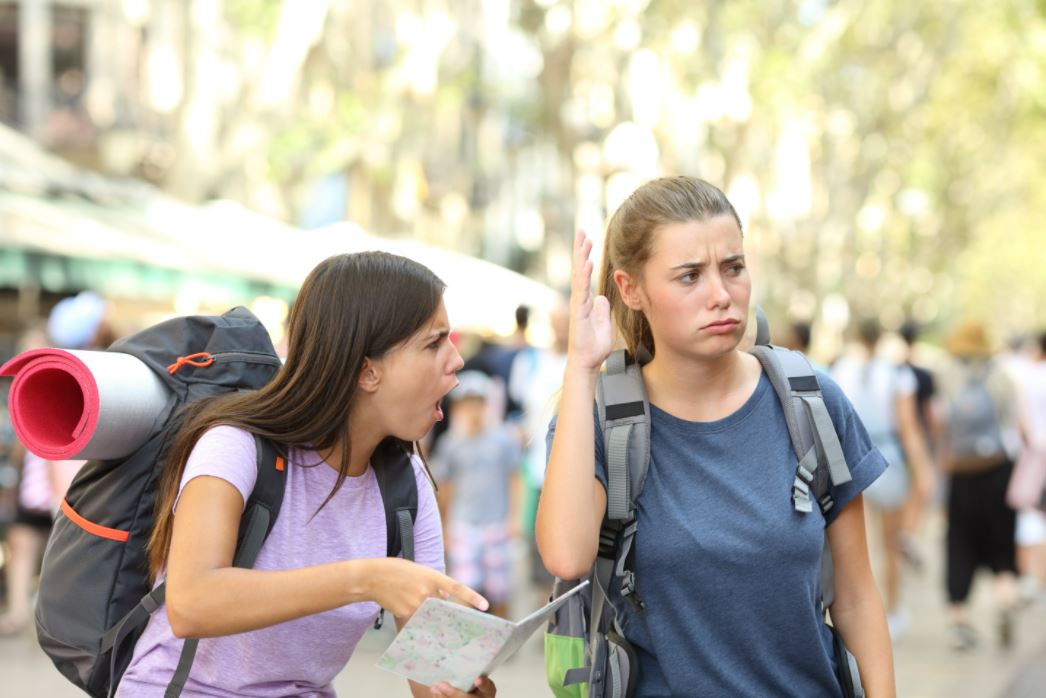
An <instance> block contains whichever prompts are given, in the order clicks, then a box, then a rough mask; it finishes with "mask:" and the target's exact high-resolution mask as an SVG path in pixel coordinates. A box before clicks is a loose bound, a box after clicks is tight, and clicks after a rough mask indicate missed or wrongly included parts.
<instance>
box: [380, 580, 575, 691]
mask: <svg viewBox="0 0 1046 698" xmlns="http://www.w3.org/2000/svg"><path fill="white" fill-rule="evenodd" d="M587 585H588V581H587V580H586V581H584V582H582V583H581V584H578V585H577V586H576V587H574V588H573V589H571V590H570V591H569V592H567V593H566V594H563V595H562V596H560V597H559V598H558V599H556V600H555V601H552V602H551V603H549V604H547V605H546V606H543V607H541V608H539V609H538V610H536V611H534V612H533V613H531V614H530V615H529V616H527V617H526V618H524V619H523V620H520V621H516V622H513V621H510V620H505V619H504V618H498V617H497V616H492V615H490V614H489V613H483V612H482V611H477V610H476V609H474V608H469V607H467V606H461V605H459V604H456V603H451V602H450V601H444V600H442V599H426V600H425V602H424V603H423V604H421V606H420V607H419V608H418V610H417V611H415V613H414V615H413V616H411V619H410V620H409V621H407V624H406V625H405V626H403V630H401V631H400V632H399V634H398V635H397V636H396V639H395V640H393V641H392V644H391V645H389V648H388V649H387V650H385V654H383V655H382V656H381V658H380V659H379V660H378V666H379V667H381V668H382V669H385V670H386V671H391V672H393V673H395V674H399V675H401V676H405V677H406V678H408V679H410V680H411V681H417V682H418V683H420V684H423V685H425V686H431V685H432V684H434V683H437V682H439V681H446V682H447V683H449V684H450V685H451V686H454V687H455V688H457V689H458V690H461V691H468V690H469V689H470V688H472V683H473V681H475V680H476V678H477V677H478V676H487V675H489V674H490V672H492V671H493V670H494V669H495V667H497V666H498V665H499V664H501V663H502V662H504V661H505V660H506V659H508V658H509V657H511V656H512V654H513V653H515V651H516V650H518V649H519V648H520V647H522V646H523V643H524V642H526V641H527V638H529V637H530V636H531V635H532V634H533V633H534V631H535V630H537V629H538V627H540V626H541V625H542V624H543V623H545V622H546V621H547V620H548V618H549V616H550V615H552V613H553V612H554V611H555V610H556V609H557V608H559V607H560V606H562V605H563V604H564V603H566V601H567V599H569V598H570V597H571V596H573V595H574V594H576V593H578V592H579V591H581V590H582V589H584V588H585V587H586V586H587Z"/></svg>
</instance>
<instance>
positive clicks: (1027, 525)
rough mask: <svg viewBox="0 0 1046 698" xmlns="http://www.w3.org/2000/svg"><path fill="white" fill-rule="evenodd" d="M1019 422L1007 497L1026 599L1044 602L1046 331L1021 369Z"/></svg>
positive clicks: (1045, 568) (1021, 585)
mask: <svg viewBox="0 0 1046 698" xmlns="http://www.w3.org/2000/svg"><path fill="white" fill-rule="evenodd" d="M1017 391H1018V394H1019V396H1020V406H1021V409H1020V423H1021V431H1022V434H1023V437H1024V448H1023V450H1022V451H1021V455H1020V458H1019V459H1018V461H1017V463H1016V465H1015V466H1014V468H1013V477H1012V478H1010V484H1009V487H1008V488H1007V491H1006V500H1007V502H1008V503H1009V504H1010V506H1011V507H1013V508H1014V509H1016V510H1017V569H1018V571H1019V572H1020V575H1021V580H1020V596H1021V600H1022V601H1023V602H1025V603H1027V602H1031V601H1034V600H1036V599H1042V600H1043V601H1046V512H1044V511H1043V509H1044V508H1046V491H1044V490H1046V332H1043V333H1042V334H1041V335H1039V340H1038V346H1037V356H1036V357H1035V359H1034V360H1032V361H1029V362H1028V364H1027V365H1026V366H1025V367H1024V370H1023V371H1022V373H1021V380H1020V383H1019V384H1018V386H1017Z"/></svg>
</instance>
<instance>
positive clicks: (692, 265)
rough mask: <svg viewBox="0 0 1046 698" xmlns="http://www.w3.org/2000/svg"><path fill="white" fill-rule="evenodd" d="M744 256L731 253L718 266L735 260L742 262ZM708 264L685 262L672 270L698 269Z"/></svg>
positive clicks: (732, 262)
mask: <svg viewBox="0 0 1046 698" xmlns="http://www.w3.org/2000/svg"><path fill="white" fill-rule="evenodd" d="M744 259H745V256H744V255H743V254H733V255H730V256H729V257H727V258H725V259H724V260H723V261H721V262H720V263H719V265H720V266H725V265H727V264H734V263H735V262H743V261H744ZM707 266H708V262H686V263H685V264H679V265H676V266H674V267H672V271H700V270H702V269H704V268H705V267H707Z"/></svg>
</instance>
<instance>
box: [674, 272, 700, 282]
mask: <svg viewBox="0 0 1046 698" xmlns="http://www.w3.org/2000/svg"><path fill="white" fill-rule="evenodd" d="M698 276H699V275H698V273H697V272H696V271H688V272H687V273H685V274H683V275H682V276H680V277H678V279H677V280H678V281H682V282H683V283H684V284H694V283H697V277H698Z"/></svg>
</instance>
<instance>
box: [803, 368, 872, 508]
mask: <svg viewBox="0 0 1046 698" xmlns="http://www.w3.org/2000/svg"><path fill="white" fill-rule="evenodd" d="M817 380H818V381H819V382H820V384H821V392H822V393H823V394H824V401H825V405H826V406H827V407H828V413H829V414H830V415H831V417H832V422H833V423H834V424H835V431H836V433H837V434H838V435H839V443H840V444H841V445H842V448H843V456H844V457H845V458H846V464H847V466H848V467H849V468H850V477H851V478H852V479H851V480H850V482H847V483H845V484H843V485H838V486H834V485H833V486H832V488H831V492H832V498H833V499H835V506H834V507H832V510H831V511H829V512H828V518H827V522H826V525H830V524H831V523H832V521H834V520H835V518H836V516H838V515H839V512H841V511H842V510H843V509H845V508H846V505H847V504H849V503H850V502H852V501H853V499H854V498H855V497H856V496H857V495H859V494H861V493H862V492H864V490H865V489H866V488H867V487H868V486H869V485H870V484H872V483H873V482H875V480H876V479H877V478H878V477H879V476H880V475H882V474H883V473H884V472H885V471H886V459H885V458H883V455H882V454H881V453H879V449H877V448H876V447H875V446H873V445H872V440H871V438H870V437H869V436H868V431H867V430H866V429H865V428H864V424H862V423H861V419H860V418H859V417H858V416H857V412H856V411H855V410H854V408H853V405H851V404H850V401H849V400H848V399H847V398H846V396H845V395H844V394H843V391H842V390H841V389H840V388H839V386H838V385H837V384H836V383H835V381H834V380H832V379H831V378H829V377H828V376H826V375H825V374H824V373H821V372H818V373H817Z"/></svg>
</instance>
